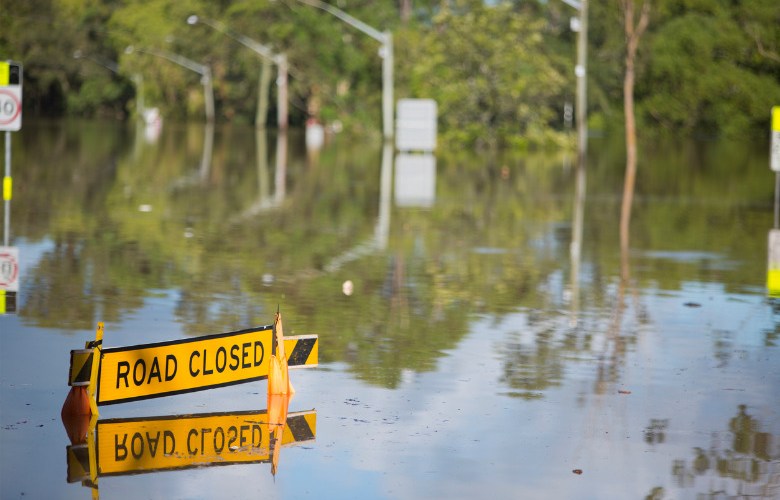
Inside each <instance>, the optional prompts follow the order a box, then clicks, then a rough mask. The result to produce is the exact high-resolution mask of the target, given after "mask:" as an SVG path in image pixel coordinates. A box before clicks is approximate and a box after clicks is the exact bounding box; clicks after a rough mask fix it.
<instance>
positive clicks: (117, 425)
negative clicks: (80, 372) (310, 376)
mask: <svg viewBox="0 0 780 500" xmlns="http://www.w3.org/2000/svg"><path fill="white" fill-rule="evenodd" d="M274 427H276V426H275V424H274V423H273V422H272V418H270V417H269V414H268V411H267V410H262V411H244V412H232V413H210V414H201V415H172V416H164V417H151V418H127V419H108V420H100V421H98V422H97V425H96V427H95V429H94V436H92V435H90V439H88V440H87V442H86V443H83V444H76V445H70V446H68V447H67V456H68V458H67V460H68V482H76V481H85V480H90V479H91V480H92V481H93V482H94V481H95V479H96V478H97V477H100V476H118V475H126V474H139V473H146V472H157V471H164V470H180V469H189V468H193V467H208V466H212V465H230V464H246V463H267V462H271V458H272V453H273V449H274V447H275V446H277V445H278V443H277V442H275V441H274V439H275V437H274V436H275V432H274V431H275V429H274ZM90 432H92V431H90ZM316 432H317V413H316V411H314V410H311V411H304V412H295V413H289V414H287V418H286V422H285V425H284V430H283V432H282V438H281V446H287V445H294V444H300V443H304V442H309V441H313V440H314V439H315V437H316ZM92 464H94V465H92Z"/></svg>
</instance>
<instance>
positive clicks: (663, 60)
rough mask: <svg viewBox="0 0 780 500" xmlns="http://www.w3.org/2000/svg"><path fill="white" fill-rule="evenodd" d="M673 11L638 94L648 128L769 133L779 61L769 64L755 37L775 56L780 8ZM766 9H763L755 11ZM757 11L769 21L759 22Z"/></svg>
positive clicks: (711, 6)
mask: <svg viewBox="0 0 780 500" xmlns="http://www.w3.org/2000/svg"><path fill="white" fill-rule="evenodd" d="M680 3H682V2H680ZM675 4H676V2H674V3H673V4H672V5H667V6H666V9H668V10H667V12H669V11H671V12H674V13H675V14H674V16H670V17H667V18H663V17H662V18H661V19H660V20H659V25H660V26H659V27H658V29H657V30H655V32H654V33H653V35H652V38H651V39H650V40H648V44H649V45H648V48H647V50H646V54H647V56H646V69H645V72H644V78H640V83H639V85H638V89H637V90H638V100H639V101H640V106H639V110H640V113H641V114H642V115H643V116H644V118H645V121H646V122H656V123H659V124H661V125H662V126H664V127H666V128H670V129H677V130H679V129H682V130H684V131H688V132H692V131H698V132H703V133H707V134H717V133H723V134H726V135H744V134H745V133H746V132H752V131H753V130H755V129H758V128H760V127H762V126H763V128H766V122H767V119H768V116H769V115H768V113H769V111H768V110H769V108H770V107H771V106H772V104H774V103H776V102H780V84H778V77H780V64H778V63H780V60H778V61H777V63H775V64H770V62H771V61H770V60H769V58H767V57H765V56H762V55H761V54H760V53H759V51H758V45H757V43H758V42H757V41H756V39H754V38H753V37H752V36H751V33H753V34H754V35H755V36H756V37H765V39H766V41H767V42H771V44H772V45H771V47H772V49H774V50H776V48H777V47H778V46H780V4H778V3H774V5H775V9H774V12H772V11H771V9H766V7H767V6H768V5H769V4H768V3H766V2H761V1H755V2H742V3H734V4H731V3H726V2H703V1H699V2H688V3H687V4H685V5H675ZM761 4H763V6H764V7H765V9H763V10H761V11H757V10H755V7H758V6H761ZM743 6H747V8H743ZM751 7H752V8H753V9H751ZM751 11H752V12H753V13H758V12H762V13H763V14H765V15H766V16H767V17H766V18H754V17H752V15H750V13H751ZM662 14H663V12H662ZM745 19H749V21H745ZM767 23H768V24H767ZM772 26H774V28H773V29H772V28H771V27H772ZM761 43H764V42H761Z"/></svg>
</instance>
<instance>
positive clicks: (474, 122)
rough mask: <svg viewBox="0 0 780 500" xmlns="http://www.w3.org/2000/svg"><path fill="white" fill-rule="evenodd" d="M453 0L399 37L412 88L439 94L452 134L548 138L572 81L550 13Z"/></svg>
mask: <svg viewBox="0 0 780 500" xmlns="http://www.w3.org/2000/svg"><path fill="white" fill-rule="evenodd" d="M453 7H454V8H452V9H443V10H442V11H441V12H439V13H438V14H437V15H436V16H435V17H434V18H433V24H432V26H431V27H430V28H428V29H426V30H424V31H423V33H422V35H421V36H420V37H416V36H415V35H414V33H405V35H407V36H405V37H399V44H401V42H400V40H403V43H405V44H406V46H405V47H403V49H402V50H401V52H402V54H403V55H404V60H406V61H407V62H406V65H408V67H409V73H408V75H403V74H402V75H401V78H404V77H406V78H407V79H408V89H409V90H408V92H409V94H410V95H412V96H426V97H428V96H430V97H433V98H435V99H436V100H437V102H438V104H439V114H440V123H441V126H442V129H443V130H444V133H445V137H448V138H450V139H452V141H453V142H457V143H467V144H468V143H477V144H483V145H490V146H495V145H499V144H506V142H507V140H508V139H509V138H512V137H518V138H520V140H521V141H523V142H525V143H530V144H537V143H539V142H543V141H544V140H545V139H546V134H545V131H546V130H547V129H548V128H549V127H550V126H551V125H553V124H554V123H555V122H556V121H557V117H558V116H560V112H559V109H561V108H562V107H563V101H564V94H565V91H566V88H567V86H568V85H571V84H572V82H573V79H569V80H568V81H567V78H566V77H565V76H564V74H565V69H564V68H565V66H566V62H565V60H564V59H563V58H562V57H561V56H560V55H557V54H555V53H553V52H552V51H551V50H550V49H549V47H548V46H547V44H546V42H545V37H544V35H545V33H544V30H545V26H546V23H545V20H544V19H543V18H541V17H538V16H534V15H532V14H531V13H530V12H528V11H524V10H517V9H515V8H514V7H513V6H512V5H511V4H509V3H501V4H498V5H496V6H487V5H484V4H481V3H475V2H471V4H470V5H467V4H466V3H464V2H455V5H454V6H453ZM409 59H411V61H409Z"/></svg>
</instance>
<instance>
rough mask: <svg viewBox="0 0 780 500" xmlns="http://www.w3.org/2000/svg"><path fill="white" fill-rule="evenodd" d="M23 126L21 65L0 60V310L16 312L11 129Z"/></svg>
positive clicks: (16, 261) (16, 270)
mask: <svg viewBox="0 0 780 500" xmlns="http://www.w3.org/2000/svg"><path fill="white" fill-rule="evenodd" d="M21 128H22V65H21V64H19V63H15V62H12V61H0V131H4V132H5V175H4V176H3V205H4V210H3V212H4V214H3V245H5V246H2V247H0V314H6V313H14V312H16V301H17V297H16V294H17V292H18V291H19V250H18V249H17V248H15V247H9V246H8V244H9V243H8V241H9V239H10V232H11V189H12V186H13V183H12V178H11V132H16V131H18V130H20V129H21Z"/></svg>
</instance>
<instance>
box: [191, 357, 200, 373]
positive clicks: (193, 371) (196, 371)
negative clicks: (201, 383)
mask: <svg viewBox="0 0 780 500" xmlns="http://www.w3.org/2000/svg"><path fill="white" fill-rule="evenodd" d="M196 355H197V356H198V357H200V352H198V351H192V354H190V375H192V376H193V377H197V376H198V374H199V373H200V370H193V368H192V360H193V359H195V356H196Z"/></svg>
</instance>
